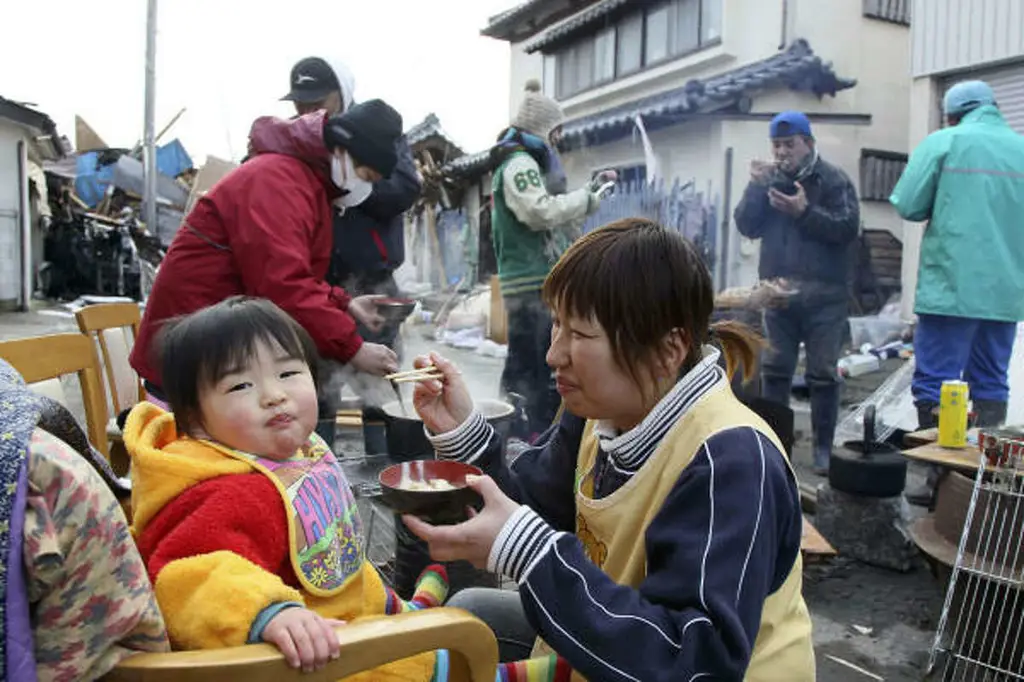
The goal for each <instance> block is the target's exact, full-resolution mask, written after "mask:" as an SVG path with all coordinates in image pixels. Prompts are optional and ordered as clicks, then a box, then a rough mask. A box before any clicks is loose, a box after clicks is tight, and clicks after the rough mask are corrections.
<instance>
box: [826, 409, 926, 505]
mask: <svg viewBox="0 0 1024 682" xmlns="http://www.w3.org/2000/svg"><path fill="white" fill-rule="evenodd" d="M828 483H829V485H830V486H832V489H833V490H838V491H840V492H844V493H848V494H850V495H859V496H861V497H896V496H898V495H900V494H901V493H902V492H903V488H905V487H906V484H907V460H906V458H905V457H904V456H903V454H902V453H901V452H900V451H899V449H898V448H896V447H895V446H892V445H890V444H888V443H879V442H878V441H876V440H875V406H874V405H869V406H868V407H867V408H866V409H865V410H864V440H852V441H847V442H845V443H843V447H842V448H840V449H838V450H837V451H836V452H834V453H832V458H831V460H830V461H829V466H828Z"/></svg>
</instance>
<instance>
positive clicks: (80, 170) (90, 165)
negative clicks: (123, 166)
mask: <svg viewBox="0 0 1024 682" xmlns="http://www.w3.org/2000/svg"><path fill="white" fill-rule="evenodd" d="M97 158H99V154H97V153H96V152H86V153H85V154H79V155H78V160H77V162H76V164H75V194H77V195H78V198H79V199H81V200H82V201H84V202H85V203H86V204H87V205H88V206H89V207H90V208H92V207H94V206H96V204H98V203H100V201H101V200H102V199H103V193H104V192H106V191H107V186H108V185H109V184H110V181H111V179H112V178H113V177H114V166H113V165H108V166H103V167H102V168H97V167H96V160H97Z"/></svg>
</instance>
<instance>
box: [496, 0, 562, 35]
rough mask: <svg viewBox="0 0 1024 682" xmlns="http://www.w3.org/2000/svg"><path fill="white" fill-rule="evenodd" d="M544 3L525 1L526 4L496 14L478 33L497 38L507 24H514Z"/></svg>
mask: <svg viewBox="0 0 1024 682" xmlns="http://www.w3.org/2000/svg"><path fill="white" fill-rule="evenodd" d="M544 2H546V0H526V2H523V3H520V4H518V5H516V6H515V7H512V8H510V9H507V10H505V11H504V12H501V13H500V14H496V15H494V16H493V17H491V18H490V19H489V20H488V21H487V26H486V27H485V28H484V29H483V30H482V31H480V33H482V34H483V35H485V36H491V37H498V35H500V34H501V33H502V30H503V29H505V28H506V27H507V26H508V24H510V23H513V22H515V21H516V20H517V19H519V18H521V17H522V16H523V15H525V14H527V13H529V11H530V10H532V9H535V8H536V7H537V6H538V5H540V4H542V3H544Z"/></svg>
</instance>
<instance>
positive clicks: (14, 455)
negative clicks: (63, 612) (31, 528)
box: [0, 359, 39, 679]
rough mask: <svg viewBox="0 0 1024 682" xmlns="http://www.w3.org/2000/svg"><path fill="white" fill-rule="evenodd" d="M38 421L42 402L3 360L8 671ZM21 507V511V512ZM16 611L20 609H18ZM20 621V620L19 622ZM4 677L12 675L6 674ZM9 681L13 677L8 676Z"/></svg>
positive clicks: (3, 600) (2, 640)
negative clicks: (10, 618) (29, 465)
mask: <svg viewBox="0 0 1024 682" xmlns="http://www.w3.org/2000/svg"><path fill="white" fill-rule="evenodd" d="M38 420H39V399H38V398H37V397H36V395H35V394H34V393H32V392H31V391H30V390H29V389H28V387H27V386H26V385H25V381H24V379H22V378H21V375H20V374H18V372H17V371H16V370H15V369H14V368H13V367H11V365H10V364H8V363H7V362H6V361H4V360H3V359H0V561H2V562H3V564H2V567H0V568H3V569H4V570H0V661H2V662H3V664H4V668H6V667H7V663H8V657H7V644H8V635H9V634H12V635H13V634H15V633H8V632H7V625H8V616H9V615H10V614H9V613H8V606H9V603H10V602H11V600H10V599H9V598H8V597H9V596H10V595H8V589H9V588H10V589H12V590H14V591H20V590H24V582H23V580H24V579H23V576H22V574H21V571H16V570H10V568H11V567H12V566H18V567H20V566H21V563H22V561H21V547H22V538H21V537H20V536H21V534H22V524H23V523H24V505H25V486H26V474H27V467H26V462H27V460H28V444H29V440H30V439H31V438H32V432H33V431H34V430H35V428H36V423H37V422H38ZM19 506H20V508H19ZM16 610H17V609H16ZM19 620H20V619H19ZM3 672H4V673H7V672H9V671H8V670H6V669H5V670H3ZM7 677H8V679H9V678H10V676H9V675H8V676H7Z"/></svg>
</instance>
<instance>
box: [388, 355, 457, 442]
mask: <svg viewBox="0 0 1024 682" xmlns="http://www.w3.org/2000/svg"><path fill="white" fill-rule="evenodd" d="M412 365H413V367H416V368H418V369H419V371H420V372H422V373H421V374H413V373H411V372H400V374H403V375H405V376H409V375H410V374H412V375H413V376H416V377H417V378H416V379H414V380H412V381H415V385H414V388H413V392H412V404H413V406H414V407H415V408H416V414H418V415H419V416H420V418H421V419H422V420H423V425H424V426H425V427H427V430H429V431H430V432H431V433H436V434H440V433H448V432H450V431H452V430H454V429H456V428H458V426H459V425H461V424H463V423H464V422H465V421H466V420H467V419H469V417H470V416H471V415H472V414H473V398H472V397H471V396H470V395H469V388H468V387H467V386H466V382H465V380H463V378H462V372H460V371H459V369H458V367H456V366H455V365H454V364H452V363H451V362H449V361H448V360H447V359H445V358H444V357H442V356H441V355H439V354H437V353H431V354H430V355H421V356H419V357H418V358H416V359H415V360H413V363H412ZM432 377H436V378H432Z"/></svg>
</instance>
